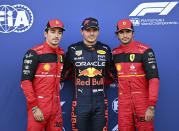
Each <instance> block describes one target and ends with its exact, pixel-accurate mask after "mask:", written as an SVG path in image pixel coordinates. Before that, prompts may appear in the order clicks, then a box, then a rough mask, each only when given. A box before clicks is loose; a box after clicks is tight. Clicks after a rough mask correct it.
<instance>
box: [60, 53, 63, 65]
mask: <svg viewBox="0 0 179 131" xmlns="http://www.w3.org/2000/svg"><path fill="white" fill-rule="evenodd" d="M60 62H61V63H62V62H63V57H62V55H60Z"/></svg>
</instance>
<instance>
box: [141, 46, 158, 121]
mask: <svg viewBox="0 0 179 131" xmlns="http://www.w3.org/2000/svg"><path fill="white" fill-rule="evenodd" d="M143 67H144V71H145V73H146V78H147V80H148V82H149V107H148V108H147V110H146V113H145V120H146V121H150V120H153V118H154V114H155V105H156V102H157V99H158V90H159V75H158V68H157V63H156V59H155V55H154V52H153V50H152V49H147V50H146V51H145V52H144V54H143Z"/></svg>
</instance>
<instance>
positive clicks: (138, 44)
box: [135, 41, 150, 50]
mask: <svg viewBox="0 0 179 131" xmlns="http://www.w3.org/2000/svg"><path fill="white" fill-rule="evenodd" d="M135 45H136V47H137V48H139V49H142V50H147V49H149V48H150V47H149V46H148V45H146V44H143V43H141V42H138V41H135Z"/></svg>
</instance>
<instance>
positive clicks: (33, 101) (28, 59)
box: [21, 50, 38, 108]
mask: <svg viewBox="0 0 179 131" xmlns="http://www.w3.org/2000/svg"><path fill="white" fill-rule="evenodd" d="M37 66H38V56H37V54H36V52H35V51H33V50H29V51H27V52H26V54H25V55H24V58H23V66H22V78H21V87H22V89H23V91H24V94H25V96H26V99H27V102H28V104H29V105H30V108H33V107H35V106H37V98H36V96H35V92H34V89H33V85H32V81H33V79H34V74H35V72H36V68H37Z"/></svg>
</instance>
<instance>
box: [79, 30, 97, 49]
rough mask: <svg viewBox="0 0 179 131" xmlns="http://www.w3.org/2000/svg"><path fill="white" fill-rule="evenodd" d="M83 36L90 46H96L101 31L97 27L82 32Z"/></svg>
mask: <svg viewBox="0 0 179 131" xmlns="http://www.w3.org/2000/svg"><path fill="white" fill-rule="evenodd" d="M81 34H82V36H83V42H84V43H85V44H86V45H88V46H90V45H94V44H96V42H97V38H98V35H99V30H98V29H97V28H95V27H91V28H89V29H84V30H81Z"/></svg>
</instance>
